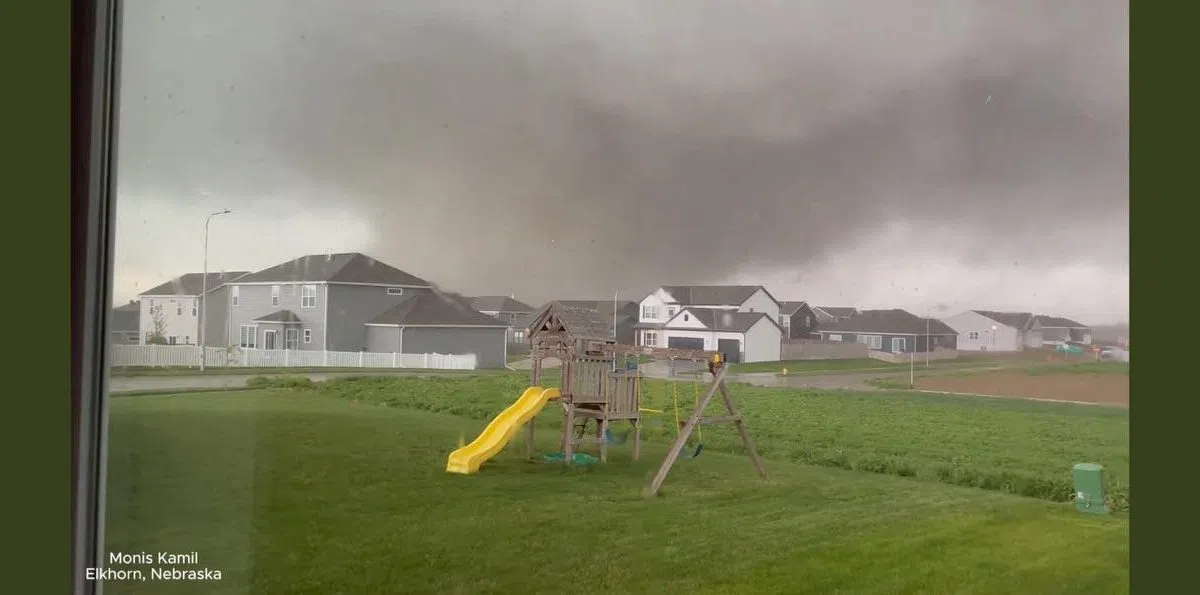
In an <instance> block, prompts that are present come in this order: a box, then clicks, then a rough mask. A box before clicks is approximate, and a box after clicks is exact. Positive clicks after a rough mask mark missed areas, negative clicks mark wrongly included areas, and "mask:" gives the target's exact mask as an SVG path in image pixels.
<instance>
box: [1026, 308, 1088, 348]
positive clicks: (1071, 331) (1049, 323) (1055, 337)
mask: <svg viewBox="0 0 1200 595" xmlns="http://www.w3.org/2000/svg"><path fill="white" fill-rule="evenodd" d="M1031 328H1032V329H1033V332H1035V333H1040V335H1041V340H1042V343H1043V344H1045V343H1051V344H1058V343H1064V342H1068V341H1069V342H1071V343H1082V344H1084V345H1091V344H1092V329H1091V327H1088V326H1087V325H1084V324H1080V323H1078V322H1075V321H1074V320H1071V319H1068V318H1059V317H1057V316H1044V315H1041V314H1039V315H1037V316H1034V317H1033V326H1032V327H1031Z"/></svg>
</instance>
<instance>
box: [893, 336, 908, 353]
mask: <svg viewBox="0 0 1200 595" xmlns="http://www.w3.org/2000/svg"><path fill="white" fill-rule="evenodd" d="M905 343H906V341H905V340H904V337H892V353H904V349H905V347H907V346H906V345H905Z"/></svg>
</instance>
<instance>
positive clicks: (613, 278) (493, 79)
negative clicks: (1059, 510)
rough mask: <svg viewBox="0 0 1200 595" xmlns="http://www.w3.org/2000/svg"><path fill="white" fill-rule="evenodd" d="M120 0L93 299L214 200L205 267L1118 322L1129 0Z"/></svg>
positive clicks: (141, 265) (157, 263)
mask: <svg viewBox="0 0 1200 595" xmlns="http://www.w3.org/2000/svg"><path fill="white" fill-rule="evenodd" d="M125 10H126V23H125V35H126V37H127V38H128V39H127V41H126V42H125V58H124V66H123V69H124V70H123V77H124V82H123V84H124V87H123V90H122V104H121V106H122V109H121V129H120V132H121V135H122V137H121V153H120V160H119V174H118V178H119V184H120V188H121V198H120V200H121V201H122V202H121V204H120V205H119V207H118V213H119V215H118V216H119V217H123V216H124V215H121V214H120V213H129V214H128V216H127V218H126V219H124V220H123V221H124V223H123V224H119V227H118V232H119V234H122V235H121V238H119V239H118V250H119V255H118V258H119V261H118V263H117V266H118V289H120V287H121V285H120V283H121V282H122V277H121V275H122V267H123V266H124V267H126V270H127V271H135V270H136V271H139V273H138V274H139V275H144V276H146V277H147V279H146V280H145V281H132V280H131V279H133V278H134V277H135V276H136V275H134V274H133V273H132V272H130V273H129V274H128V277H127V280H126V285H127V286H131V284H133V283H148V284H155V283H157V282H161V280H159V281H154V280H152V279H149V278H148V277H151V276H153V275H155V274H158V275H161V276H163V277H168V278H169V277H171V276H175V275H178V274H181V273H184V272H191V270H192V269H196V268H198V267H197V266H188V267H184V268H183V269H179V268H171V267H172V266H174V267H178V266H179V263H178V259H176V260H175V261H172V260H171V259H170V258H168V256H167V255H166V254H163V253H162V252H163V251H162V250H161V249H154V250H151V249H149V248H148V247H146V246H139V245H138V243H137V242H138V241H139V240H138V239H136V238H135V237H132V236H137V235H139V234H141V235H145V233H142V232H145V231H146V230H145V229H143V228H145V227H150V226H153V227H157V228H162V227H171V226H173V225H181V224H179V223H178V222H175V221H163V222H161V223H153V222H151V221H150V219H149V218H148V217H149V216H147V215H144V214H145V213H149V212H170V210H169V209H167V210H165V211H164V210H163V209H162V208H161V207H157V209H158V210H156V207H152V206H150V203H152V202H153V203H156V204H160V205H161V204H163V203H171V204H178V205H191V206H190V207H188V208H194V209H197V210H198V211H203V210H205V209H208V208H210V207H211V208H221V207H225V206H228V207H230V208H233V209H234V210H235V212H236V213H235V215H233V216H231V217H230V218H228V219H227V220H225V221H222V225H225V226H226V228H225V229H226V231H225V232H224V233H226V237H227V238H228V237H230V236H231V235H232V236H234V237H236V238H239V239H232V240H230V239H226V240H225V241H223V242H220V243H219V245H218V246H217V247H215V248H212V249H213V250H214V252H213V253H212V259H213V262H220V263H223V265H222V266H224V267H225V268H229V269H235V268H251V269H253V268H257V267H265V266H270V265H271V264H274V263H275V262H277V261H280V260H285V259H288V258H293V257H295V256H298V255H300V254H304V253H321V252H325V251H326V250H327V249H334V250H338V251H341V250H361V251H363V252H366V253H369V254H370V255H372V256H374V257H376V258H379V259H381V260H384V261H386V262H388V263H391V264H393V265H395V266H397V267H399V268H401V269H404V270H406V271H409V272H411V273H413V274H415V275H418V276H421V277H423V278H427V279H430V280H433V281H435V282H437V283H438V284H440V285H442V286H444V287H447V288H450V289H453V290H455V291H461V292H464V293H468V294H509V293H516V294H517V297H518V298H520V299H524V300H527V301H531V302H540V301H543V300H548V299H554V298H574V297H596V298H603V297H605V296H611V295H612V294H613V291H614V290H617V289H619V290H620V291H622V292H625V293H626V294H627V295H631V296H633V295H635V294H638V293H642V292H645V291H649V290H650V289H652V288H654V287H656V286H659V285H663V284H702V283H721V282H732V281H740V282H755V283H764V284H769V287H770V289H771V290H772V292H773V293H775V294H776V295H777V296H778V297H780V298H781V299H784V298H788V299H810V300H814V301H820V302H823V303H826V304H828V305H839V304H846V305H857V306H860V307H871V306H879V307H910V308H912V309H913V311H914V312H918V311H920V310H921V309H922V308H926V309H928V308H934V307H935V306H938V305H941V306H942V307H946V306H945V304H948V303H954V304H958V303H960V302H961V304H962V305H963V306H964V307H966V306H969V307H977V308H981V309H982V308H987V309H999V310H1004V309H1029V310H1047V309H1054V310H1055V311H1056V312H1058V313H1060V314H1061V315H1065V316H1079V317H1082V318H1084V319H1087V320H1095V321H1096V322H1102V321H1108V320H1109V319H1111V320H1114V321H1115V320H1122V319H1124V318H1125V316H1127V314H1126V309H1127V306H1128V201H1129V198H1128V149H1127V147H1128V3H1127V2H1118V1H1115V0H1089V1H1069V0H1063V1H1059V2H1052V3H1051V2H1044V1H1024V0H1011V1H1007V2H990V1H989V2H984V1H969V0H956V1H933V0H928V1H926V0H909V1H907V2H888V1H885V0H846V1H843V2H822V1H816V0H812V1H784V0H757V1H755V2H750V3H730V2H718V1H716V0H703V1H701V0H697V1H694V2H688V3H686V4H680V5H676V4H673V3H653V2H635V1H632V0H613V1H611V2H599V3H597V2H561V1H559V2H553V1H549V0H529V1H521V2H516V1H497V2H488V3H478V2H470V3H468V2H448V1H443V2H437V3H395V2H385V1H383V0H359V1H356V2H352V3H344V2H337V1H333V0H329V1H317V0H310V1H307V2H296V1H285V0H257V1H251V0H245V1H242V2H231V1H220V2H218V1H209V2H205V3H203V4H199V5H187V4H184V3H178V2H166V1H145V2H137V3H131V4H129V5H128V6H127V7H126V9H125ZM197 205H202V206H203V207H204V208H200V206H197ZM175 212H181V211H175ZM239 213H240V215H239ZM180 216H182V215H180ZM189 216H190V215H189ZM139 217H141V218H139ZM306 217H307V218H308V220H309V221H314V220H315V221H317V222H320V221H322V220H328V221H333V220H338V221H345V220H351V221H354V222H357V224H358V225H359V226H360V227H361V228H362V231H359V232H354V233H349V232H346V230H347V229H349V224H346V225H328V226H327V227H326V228H325V229H324V230H323V231H321V229H322V228H321V225H319V223H318V224H315V227H316V228H317V230H318V233H311V232H307V233H302V234H301V233H292V232H289V230H295V229H299V228H300V227H292V226H290V225H289V224H288V223H287V222H288V221H291V220H295V219H297V218H300V219H303V218H306ZM235 219H236V221H235ZM198 220H199V223H196V222H195V221H192V220H188V221H187V222H186V225H183V227H184V228H186V229H185V231H184V232H181V233H184V234H185V235H186V236H187V237H189V238H190V237H192V236H193V235H195V236H196V237H197V241H196V242H191V241H190V240H188V242H189V244H192V243H194V244H197V245H196V247H194V248H193V247H191V246H190V245H189V246H188V247H185V248H180V250H181V251H182V252H185V253H186V255H187V256H186V258H187V259H189V260H188V262H189V263H190V262H192V261H195V262H196V263H199V262H200V258H199V256H200V255H199V233H200V232H201V229H202V223H203V215H200V216H199V219H198ZM297 225H301V226H302V224H297ZM312 227H314V225H309V226H308V228H312ZM139 230H140V231H139ZM339 233H341V234H342V235H340V236H339ZM125 236H131V238H130V239H123V238H124V237H125ZM332 244H336V245H332ZM156 258H157V259H158V260H155V259H156ZM260 258H261V259H264V261H262V262H260V261H259V260H258V259H260ZM121 259H124V260H121ZM184 269H186V270H184ZM901 272H903V274H904V277H900V276H899V275H900V274H901ZM899 288H902V289H899ZM143 289H144V288H143ZM128 291H129V292H131V293H136V291H133V290H128ZM638 297H640V296H638ZM634 299H636V297H635V298H634ZM1101 319H1103V320H1101Z"/></svg>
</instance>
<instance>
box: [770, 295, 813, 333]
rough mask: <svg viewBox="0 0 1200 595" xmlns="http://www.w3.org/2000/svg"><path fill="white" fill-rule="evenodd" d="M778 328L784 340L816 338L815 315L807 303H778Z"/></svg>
mask: <svg viewBox="0 0 1200 595" xmlns="http://www.w3.org/2000/svg"><path fill="white" fill-rule="evenodd" d="M779 328H781V329H783V338H784V339H808V338H817V335H816V334H815V331H816V330H817V315H816V313H814V312H813V309H812V306H809V305H808V302H795V301H783V302H779Z"/></svg>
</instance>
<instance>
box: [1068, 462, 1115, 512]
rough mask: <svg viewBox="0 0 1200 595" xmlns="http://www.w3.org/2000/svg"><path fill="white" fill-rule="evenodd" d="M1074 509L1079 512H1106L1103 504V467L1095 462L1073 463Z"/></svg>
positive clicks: (1106, 508)
mask: <svg viewBox="0 0 1200 595" xmlns="http://www.w3.org/2000/svg"><path fill="white" fill-rule="evenodd" d="M1074 472H1075V509H1076V510H1078V511H1079V512H1090V513H1093V514H1107V513H1108V507H1107V506H1105V505H1104V467H1101V466H1100V465H1097V464H1095V463H1079V464H1077V465H1075V468H1074Z"/></svg>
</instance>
